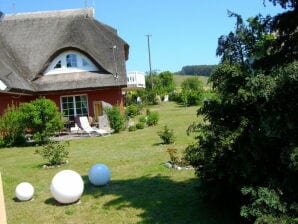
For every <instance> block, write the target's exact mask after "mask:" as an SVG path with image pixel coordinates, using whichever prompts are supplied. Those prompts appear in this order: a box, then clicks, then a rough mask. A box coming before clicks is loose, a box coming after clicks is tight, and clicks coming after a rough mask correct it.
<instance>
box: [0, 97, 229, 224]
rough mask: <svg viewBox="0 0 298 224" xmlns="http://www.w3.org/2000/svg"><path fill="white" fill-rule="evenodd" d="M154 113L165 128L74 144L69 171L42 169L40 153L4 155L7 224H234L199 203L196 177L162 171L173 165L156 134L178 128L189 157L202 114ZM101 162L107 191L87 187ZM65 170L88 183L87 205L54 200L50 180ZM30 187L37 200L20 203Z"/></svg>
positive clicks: (162, 109)
mask: <svg viewBox="0 0 298 224" xmlns="http://www.w3.org/2000/svg"><path fill="white" fill-rule="evenodd" d="M151 110H152V111H153V110H154V111H155V110H156V111H158V112H159V113H160V122H159V125H158V126H155V127H147V128H145V129H143V130H137V131H136V132H127V131H123V132H121V133H120V134H114V135H112V136H109V137H88V138H84V139H79V140H73V141H71V142H70V148H69V151H70V158H69V164H68V165H65V166H63V167H60V168H52V169H45V168H42V164H43V163H44V161H43V160H42V159H41V157H40V156H39V155H37V154H34V151H35V149H36V148H35V147H26V148H8V149H0V172H1V173H2V178H3V185H4V186H3V188H4V195H5V203H6V210H7V218H8V223H9V224H13V223H16V224H21V223H26V224H27V223H28V224H29V223H30V224H31V223H83V224H87V223H103V224H113V223H116V224H119V223H123V224H127V223H148V224H149V223H150V224H151V223H160V224H166V223H175V224H176V223H178V224H179V223H202V224H204V223H206V224H213V223H214V224H215V223H217V224H218V223H233V222H232V221H231V218H230V217H229V213H227V212H226V211H225V210H222V209H221V208H218V207H216V206H211V205H208V204H206V203H203V202H202V201H200V197H199V196H200V193H199V192H198V191H197V186H198V180H197V178H196V176H195V174H194V171H192V170H182V171H177V170H173V169H168V168H166V167H164V165H163V164H164V163H165V162H166V161H168V160H169V156H168V154H167V153H166V149H167V147H168V146H166V145H162V144H160V142H161V140H160V138H159V137H158V135H157V131H159V130H161V129H162V127H163V125H165V124H167V125H168V127H169V128H170V129H174V131H175V135H176V136H177V139H176V144H175V146H174V147H176V148H177V149H178V150H179V151H182V150H183V149H185V147H186V146H187V145H188V144H189V143H191V142H192V141H194V140H193V138H192V137H191V136H187V135H186V133H185V130H186V128H187V127H188V125H189V124H191V123H192V122H193V121H195V120H197V119H198V118H197V117H196V110H197V108H196V107H190V108H185V107H180V106H178V105H176V104H174V103H171V102H169V103H164V104H162V105H160V106H156V107H152V108H151ZM96 163H104V164H106V165H107V166H109V167H110V170H111V181H110V183H109V184H108V185H107V186H104V187H93V186H91V185H90V183H89V181H88V176H87V175H88V170H89V168H90V167H91V166H92V165H93V164H96ZM63 169H72V170H74V171H76V172H78V173H79V174H80V175H81V176H82V177H83V180H84V182H85V190H84V193H83V195H82V197H81V201H80V203H77V204H71V205H59V204H58V203H56V201H55V200H54V199H53V198H52V196H51V193H50V183H51V179H52V178H53V176H54V175H55V174H56V173H57V172H58V171H60V170H63ZM23 181H27V182H30V183H31V184H32V185H33V186H34V187H35V194H34V199H33V200H32V201H28V202H18V201H17V200H16V199H15V187H16V186H17V184H18V183H20V182H23Z"/></svg>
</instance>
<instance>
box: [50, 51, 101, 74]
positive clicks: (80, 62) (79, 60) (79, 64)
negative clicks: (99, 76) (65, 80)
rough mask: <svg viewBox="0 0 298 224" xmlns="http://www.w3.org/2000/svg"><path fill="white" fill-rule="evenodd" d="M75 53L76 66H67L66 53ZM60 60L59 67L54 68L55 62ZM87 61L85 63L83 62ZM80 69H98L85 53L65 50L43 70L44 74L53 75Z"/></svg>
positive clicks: (79, 70) (80, 70)
mask: <svg viewBox="0 0 298 224" xmlns="http://www.w3.org/2000/svg"><path fill="white" fill-rule="evenodd" d="M72 54H73V55H76V67H67V60H66V57H67V55H72ZM59 61H61V68H55V66H56V64H57V63H58V62H59ZM84 61H85V62H87V64H86V63H84ZM82 71H91V72H92V71H99V69H98V68H97V67H96V65H95V64H94V63H93V62H92V61H91V60H90V59H89V58H87V57H86V56H85V55H83V54H82V53H80V52H78V51H65V52H63V53H61V54H59V55H58V56H57V57H56V58H55V59H54V60H53V61H52V62H51V64H50V66H49V67H48V68H47V69H46V71H45V72H44V75H53V74H61V73H73V72H82Z"/></svg>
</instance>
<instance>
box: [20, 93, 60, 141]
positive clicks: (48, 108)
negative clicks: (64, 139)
mask: <svg viewBox="0 0 298 224" xmlns="http://www.w3.org/2000/svg"><path fill="white" fill-rule="evenodd" d="M20 112H21V116H22V122H23V123H24V125H25V126H26V128H27V129H30V130H32V132H33V139H34V140H35V141H37V142H38V143H43V142H45V141H47V140H48V137H50V136H53V135H54V134H55V132H56V131H59V130H61V128H62V127H63V123H62V114H61V113H59V112H58V108H57V106H56V104H55V103H54V102H53V101H51V100H49V99H45V98H39V99H36V100H34V101H31V102H30V103H24V104H22V106H21V107H20Z"/></svg>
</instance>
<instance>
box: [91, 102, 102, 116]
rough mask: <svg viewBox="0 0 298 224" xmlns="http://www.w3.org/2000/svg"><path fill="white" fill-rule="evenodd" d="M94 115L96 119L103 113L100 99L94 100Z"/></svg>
mask: <svg viewBox="0 0 298 224" xmlns="http://www.w3.org/2000/svg"><path fill="white" fill-rule="evenodd" d="M93 104H94V117H95V118H96V120H97V119H98V117H99V116H102V115H103V107H102V101H95V102H94V103H93Z"/></svg>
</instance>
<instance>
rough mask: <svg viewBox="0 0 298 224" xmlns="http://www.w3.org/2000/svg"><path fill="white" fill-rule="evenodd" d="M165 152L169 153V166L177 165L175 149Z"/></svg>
mask: <svg viewBox="0 0 298 224" xmlns="http://www.w3.org/2000/svg"><path fill="white" fill-rule="evenodd" d="M167 152H168V153H169V156H170V163H171V164H177V163H178V160H179V159H178V156H177V149H175V148H168V149H167Z"/></svg>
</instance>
